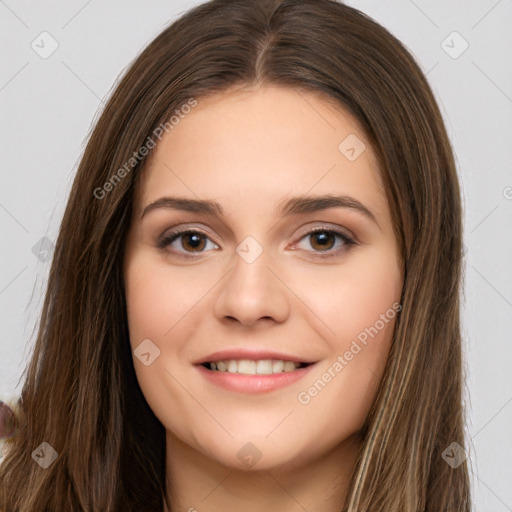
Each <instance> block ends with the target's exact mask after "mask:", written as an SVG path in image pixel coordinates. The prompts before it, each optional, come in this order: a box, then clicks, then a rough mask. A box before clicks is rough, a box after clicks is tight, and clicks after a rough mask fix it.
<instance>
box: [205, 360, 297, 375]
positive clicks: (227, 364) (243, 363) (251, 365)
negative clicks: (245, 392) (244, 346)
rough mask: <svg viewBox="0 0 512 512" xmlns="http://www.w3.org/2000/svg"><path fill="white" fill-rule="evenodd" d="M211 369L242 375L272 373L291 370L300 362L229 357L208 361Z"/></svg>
mask: <svg viewBox="0 0 512 512" xmlns="http://www.w3.org/2000/svg"><path fill="white" fill-rule="evenodd" d="M209 365H210V369H211V370H217V371H220V372H229V373H239V374H243V375H272V374H273V373H283V372H285V373H287V372H293V371H294V370H295V369H297V368H298V367H299V366H300V363H295V362H293V361H283V360H280V359H260V360H258V361H254V360H251V359H239V360H235V359H229V360H224V361H217V362H216V363H209Z"/></svg>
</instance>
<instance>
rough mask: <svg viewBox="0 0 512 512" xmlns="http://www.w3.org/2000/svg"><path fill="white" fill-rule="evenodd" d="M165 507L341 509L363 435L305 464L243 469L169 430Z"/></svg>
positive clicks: (213, 511)
mask: <svg viewBox="0 0 512 512" xmlns="http://www.w3.org/2000/svg"><path fill="white" fill-rule="evenodd" d="M166 444H167V448H166V452H167V455H166V475H167V492H168V495H169V496H170V497H171V498H170V502H171V507H172V508H171V510H169V509H167V508H166V509H165V512H175V511H178V510H179V511H187V512H218V511H219V510H222V511H223V512H232V511H237V512H239V511H240V510H241V509H243V510H244V512H264V511H265V512H266V511H268V510H280V511H282V512H292V511H293V512H296V511H298V510H322V511H323V512H339V511H340V510H341V509H342V508H343V504H344V502H345V498H346V494H347V488H348V483H349V480H350V477H351V475H352V472H353V470H354V467H355V464H356V459H357V454H358V449H359V447H360V440H359V438H358V437H357V436H355V435H354V436H352V437H350V438H348V439H346V440H344V441H343V442H342V443H340V444H339V445H338V446H336V447H334V448H333V449H332V450H331V451H330V452H328V453H326V454H323V455H322V456H320V457H318V458H317V459H315V460H312V461H310V462H309V463H307V464H305V465H300V466H299V465H295V464H288V463H285V464H283V465H282V466H280V467H275V468H270V469H263V470H250V471H248V470H247V471H243V470H240V469H236V468H230V467H227V466H224V465H223V464H220V463H219V462H217V461H215V460H213V459H211V458H209V457H207V456H205V455H204V454H203V453H200V452H198V451H197V450H195V449H193V448H191V447H190V446H188V445H186V444H185V443H183V442H182V441H181V440H179V439H177V438H176V437H175V436H174V435H173V434H171V433H170V432H167V436H166Z"/></svg>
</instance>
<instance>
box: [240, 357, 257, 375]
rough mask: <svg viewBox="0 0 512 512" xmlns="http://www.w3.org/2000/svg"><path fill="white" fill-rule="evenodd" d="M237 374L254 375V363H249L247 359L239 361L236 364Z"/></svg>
mask: <svg viewBox="0 0 512 512" xmlns="http://www.w3.org/2000/svg"><path fill="white" fill-rule="evenodd" d="M237 370H238V373H244V374H245V375H254V374H255V373H256V362H255V361H249V360H248V359H241V360H240V361H238V363H237Z"/></svg>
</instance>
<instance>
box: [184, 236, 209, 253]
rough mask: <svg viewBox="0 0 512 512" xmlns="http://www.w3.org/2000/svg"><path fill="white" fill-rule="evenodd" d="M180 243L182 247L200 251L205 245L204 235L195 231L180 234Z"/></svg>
mask: <svg viewBox="0 0 512 512" xmlns="http://www.w3.org/2000/svg"><path fill="white" fill-rule="evenodd" d="M181 245H182V247H183V248H184V249H187V250H188V249H189V248H190V249H191V250H192V252H194V251H202V250H203V249H204V247H205V246H206V237H205V236H203V235H199V234H197V233H187V234H185V235H182V241H181Z"/></svg>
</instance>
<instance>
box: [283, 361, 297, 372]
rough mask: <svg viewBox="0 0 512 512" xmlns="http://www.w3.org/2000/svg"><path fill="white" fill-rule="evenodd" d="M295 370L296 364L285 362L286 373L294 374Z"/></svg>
mask: <svg viewBox="0 0 512 512" xmlns="http://www.w3.org/2000/svg"><path fill="white" fill-rule="evenodd" d="M293 370H295V363H294V362H293V361H285V362H284V371H285V372H293Z"/></svg>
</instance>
